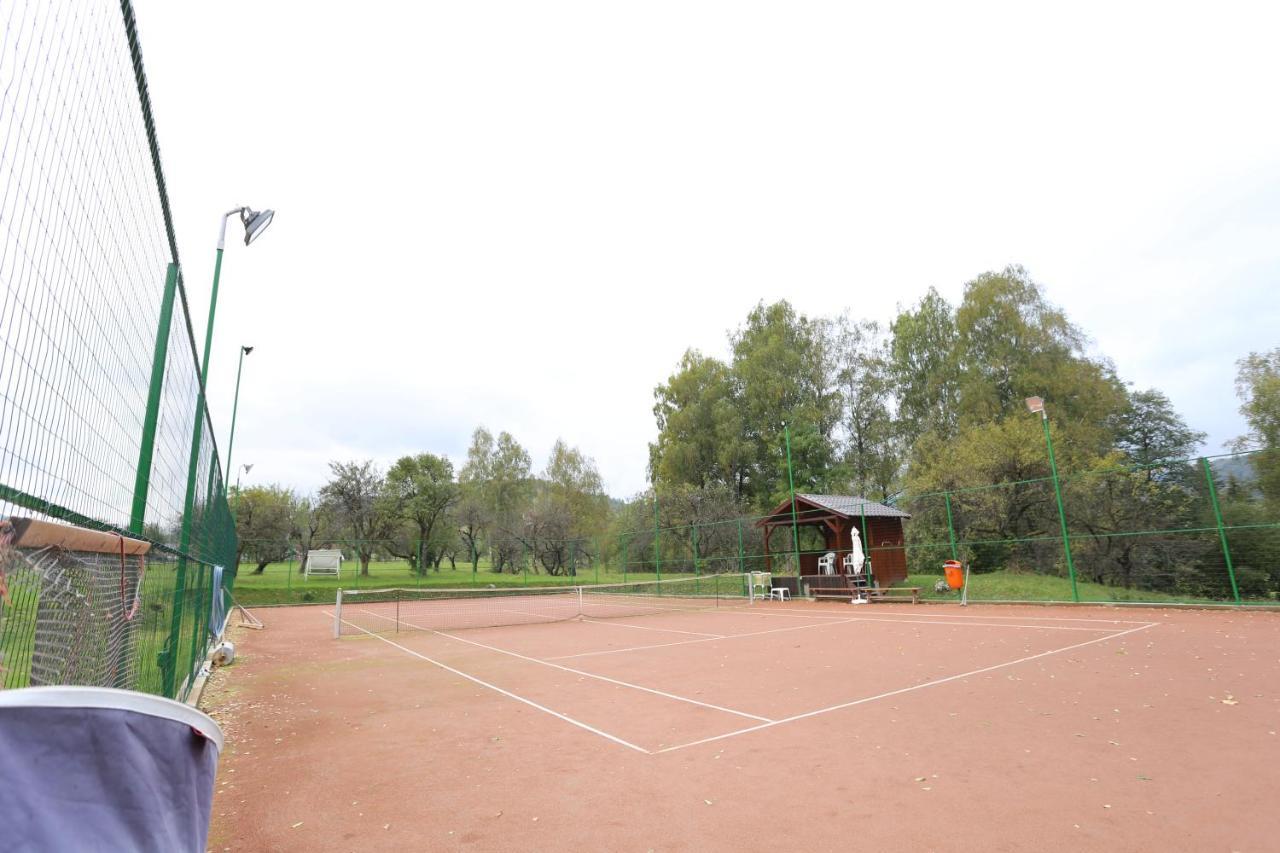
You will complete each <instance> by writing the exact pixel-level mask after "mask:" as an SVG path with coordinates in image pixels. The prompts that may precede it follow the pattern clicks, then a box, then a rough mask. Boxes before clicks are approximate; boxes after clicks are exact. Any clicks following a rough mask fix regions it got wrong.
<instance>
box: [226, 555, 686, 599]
mask: <svg viewBox="0 0 1280 853" xmlns="http://www.w3.org/2000/svg"><path fill="white" fill-rule="evenodd" d="M255 568H257V566H256V565H255V564H244V565H241V566H240V572H239V573H238V574H237V576H236V585H235V593H234V594H235V597H236V600H237V601H238V602H239V603H241V604H244V605H252V604H289V603H306V602H323V601H328V602H332V601H333V600H334V599H335V598H336V597H337V590H338V588H339V587H342V588H343V589H381V588H386V587H405V588H438V589H473V588H475V587H489V586H494V587H519V586H572V585H575V584H595V583H627V582H634V581H649V580H656V579H657V575H655V574H654V573H653V572H643V571H641V572H631V571H628V572H626V574H625V575H624V574H623V572H621V571H619V570H616V569H614V568H604V567H602V568H600V569H599V571H597V570H596V569H595V568H586V567H584V568H582V569H580V570H579V572H578V575H577V576H576V577H573V576H564V575H548V574H545V573H542V572H528V573H524V574H518V575H512V574H497V573H495V572H494V571H493V570H492V569H491V568H490V566H489V564H488V562H487V561H484V560H481V561H480V565H479V566H478V567H477V570H476V571H475V572H474V573H473V572H472V570H471V564H470V563H465V564H464V563H458V565H457V568H455V569H451V568H450V567H449V565H448V564H447V563H446V564H444V565H443V566H441V567H440V571H438V572H437V571H435V570H429V571H428V572H427V573H426V574H425V575H421V576H419V575H415V574H414V573H413V572H412V571H411V570H410V568H409V564H408V563H407V562H405V561H403V560H395V561H388V562H371V563H370V564H369V574H368V575H361V574H360V571H359V569H360V566H359V563H354V562H351V561H347V562H344V563H343V566H342V575H341V577H312V578H309V579H308V578H304V577H303V576H302V573H301V572H299V571H298V564H297V563H272V564H271V565H269V566H267V567H266V569H265V570H264V571H263V573H262V574H260V575H259V574H254V569H255ZM664 577H667V578H671V577H688V575H687V574H685V573H680V574H676V575H671V574H665V575H664Z"/></svg>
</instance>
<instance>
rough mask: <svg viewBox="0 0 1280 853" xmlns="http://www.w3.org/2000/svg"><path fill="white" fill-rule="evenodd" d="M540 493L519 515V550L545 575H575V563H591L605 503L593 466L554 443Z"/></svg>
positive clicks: (571, 449) (570, 449) (574, 450)
mask: <svg viewBox="0 0 1280 853" xmlns="http://www.w3.org/2000/svg"><path fill="white" fill-rule="evenodd" d="M543 480H544V483H543V487H542V488H541V489H540V490H539V494H538V495H537V497H536V498H535V500H534V503H533V506H532V507H531V508H530V509H529V511H527V512H526V513H525V515H524V524H523V537H522V542H523V544H524V545H525V546H526V547H528V548H530V549H531V550H532V551H533V554H534V557H535V558H536V559H537V561H538V562H539V563H541V564H542V566H543V568H544V569H546V571H547V572H548V574H553V575H554V574H561V573H562V572H568V573H569V574H574V573H576V570H577V566H578V563H579V561H580V560H581V559H584V558H585V559H588V560H593V559H596V557H597V555H596V553H595V551H596V548H595V544H594V543H595V540H596V538H597V537H598V536H599V534H600V533H601V532H602V531H603V529H604V526H605V521H606V519H607V518H608V514H609V499H608V496H606V495H605V493H604V484H603V481H602V480H601V478H600V473H599V471H598V470H597V469H596V463H595V460H593V459H592V458H591V457H589V456H586V455H585V454H583V453H582V451H580V450H578V449H577V448H575V447H570V446H569V445H567V444H565V442H564V441H563V440H561V439H557V440H556V443H555V445H554V446H553V447H552V448H551V458H550V459H549V460H548V462H547V468H546V471H545V472H544V473H543Z"/></svg>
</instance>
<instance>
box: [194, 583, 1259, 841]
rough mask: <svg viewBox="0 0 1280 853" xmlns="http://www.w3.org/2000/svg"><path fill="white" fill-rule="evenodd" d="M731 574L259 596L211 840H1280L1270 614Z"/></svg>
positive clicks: (226, 710) (231, 707) (229, 715)
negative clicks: (856, 591)
mask: <svg viewBox="0 0 1280 853" xmlns="http://www.w3.org/2000/svg"><path fill="white" fill-rule="evenodd" d="M703 584H704V585H705V581H704V582H703ZM730 589H731V588H730ZM725 591H726V590H725V589H723V588H720V587H716V588H713V590H712V592H711V594H707V592H706V590H705V587H704V589H702V590H701V591H700V594H698V595H696V596H693V595H686V596H673V595H670V594H669V593H668V594H666V595H664V596H661V598H659V597H658V596H648V595H646V596H643V597H642V596H635V595H630V594H629V595H627V596H625V597H624V596H620V595H619V596H599V595H597V596H592V595H591V594H590V591H589V590H588V591H587V592H586V593H585V594H584V592H582V591H579V592H564V591H561V592H552V591H549V592H547V593H545V594H534V593H527V592H522V591H519V590H517V591H514V592H507V593H502V592H499V591H495V594H492V595H484V594H480V595H473V596H470V597H466V598H464V599H462V600H453V599H449V598H447V597H438V598H435V599H433V600H418V599H412V598H407V597H406V598H402V599H398V600H397V599H389V600H369V599H367V598H361V597H359V596H356V597H349V598H346V599H345V600H344V602H343V604H342V608H341V611H340V615H338V616H337V617H336V618H335V607H333V606H325V607H298V608H286V609H276V610H269V611H267V610H264V611H259V615H261V616H262V617H263V619H264V621H265V622H266V623H267V626H268V627H267V630H266V631H263V632H261V633H255V634H253V635H251V636H246V637H244V638H243V640H244V643H243V651H244V656H245V659H244V661H243V662H242V663H241V664H238V665H237V668H236V669H235V670H234V671H230V672H229V673H228V674H231V680H230V687H228V688H225V692H224V693H222V694H220V695H217V696H215V699H214V703H213V707H212V710H213V711H214V713H215V715H217V716H218V717H219V719H220V720H222V721H223V722H224V725H226V726H228V727H229V729H230V734H231V738H230V740H231V742H232V744H233V745H232V747H231V749H229V750H228V754H227V755H226V756H225V757H224V761H223V766H222V768H221V774H222V775H221V776H220V780H219V781H220V788H219V795H218V798H217V800H216V801H215V809H214V811H215V815H216V817H215V824H214V835H213V837H212V842H211V847H212V849H232V850H238V849H309V850H371V849H374V850H376V849H386V850H392V849H401V850H402V849H452V848H457V849H468V850H511V849H538V850H543V849H592V850H766V849H767V850H779V849H782V850H789V849H806V850H845V849H852V848H855V847H862V846H871V845H873V844H874V845H877V846H880V847H886V846H887V847H889V848H890V849H974V850H977V849H982V850H993V849H1028V848H1035V849H1072V850H1080V849H1086V850H1087V849H1107V850H1115V849H1150V848H1152V847H1155V846H1157V845H1159V846H1162V847H1165V848H1171V849H1222V850H1256V849H1264V848H1269V847H1270V846H1271V844H1270V841H1271V840H1272V839H1273V838H1274V837H1275V833H1276V832H1277V831H1280V819H1277V818H1276V817H1275V816H1274V812H1275V809H1274V808H1273V801H1274V797H1275V795H1276V793H1277V792H1278V791H1280V786H1278V785H1277V781H1278V777H1277V773H1276V771H1275V770H1274V767H1275V766H1277V763H1276V759H1277V758H1280V744H1278V740H1277V735H1276V734H1275V731H1276V729H1277V727H1280V719H1277V712H1278V711H1280V706H1278V705H1277V701H1278V700H1280V691H1278V690H1277V688H1278V687H1280V663H1278V661H1277V657H1278V655H1277V653H1276V652H1275V650H1276V649H1277V648H1280V644H1277V640H1280V631H1278V629H1277V625H1280V623H1277V622H1276V620H1275V619H1274V617H1273V616H1272V615H1270V614H1266V613H1253V612H1229V613H1228V612H1206V611H1171V610H1122V609H1111V608H1045V607H999V606H986V607H976V606H971V607H968V608H960V607H958V606H937V605H934V606H916V607H912V606H911V605H888V604H877V605H863V606H856V607H855V606H850V605H849V604H847V603H840V602H823V603H815V602H809V601H790V602H776V601H754V602H748V601H747V600H746V599H744V598H743V597H742V596H741V595H737V594H733V593H732V592H730V593H729V594H722V593H724V592H725ZM628 592H634V591H628ZM601 599H603V600H601ZM507 621H517V622H523V624H494V623H503V622H507ZM335 627H337V628H338V633H339V634H341V635H342V636H341V637H339V638H334V637H333V634H334V632H335V630H334V629H335Z"/></svg>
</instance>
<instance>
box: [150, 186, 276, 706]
mask: <svg viewBox="0 0 1280 853" xmlns="http://www.w3.org/2000/svg"><path fill="white" fill-rule="evenodd" d="M236 214H239V216H240V222H241V224H242V225H244V244H245V245H246V246H248V245H249V244H250V243H252V242H253V241H254V240H256V239H258V237H260V236H262V232H263V231H264V230H266V228H267V226H268V225H270V224H271V220H272V219H274V218H275V212H274V211H271V210H264V211H262V212H258V211H255V210H252V209H250V208H248V207H237V208H234V209H232V210H228V211H227V212H226V213H224V214H223V215H222V224H221V228H220V229H219V231H218V255H217V259H216V260H215V261H214V266H213V292H212V293H211V294H210V296H209V325H208V327H207V329H206V330H205V335H204V359H203V360H202V361H201V363H199V364H197V365H196V368H197V370H198V372H199V374H200V384H199V386H197V388H196V410H195V423H194V425H193V426H192V429H191V458H190V460H189V461H188V463H187V493H186V498H185V499H184V500H183V504H182V532H181V534H180V539H179V542H178V554H179V557H178V569H177V572H176V576H175V578H174V585H173V600H174V607H173V615H172V616H171V617H170V621H169V638H168V640H166V641H165V648H164V651H163V652H162V662H161V667H160V669H161V673H162V678H163V686H162V692H163V693H164V695H165V696H168V697H170V698H172V697H174V696H176V695H177V688H178V686H179V685H178V682H177V677H178V672H177V648H178V647H177V643H178V638H179V637H180V636H181V632H182V607H181V606H180V604H181V602H182V599H183V596H184V595H186V590H187V554H188V553H189V552H190V550H191V533H192V530H191V527H192V521H193V519H194V517H195V505H196V478H197V477H198V475H199V470H200V439H201V436H202V434H203V431H204V419H205V405H206V401H205V389H206V388H207V387H208V384H207V383H208V379H209V349H210V346H211V345H212V343H213V318H214V313H215V312H216V310H217V307H218V280H219V279H220V278H221V275H222V251H223V248H224V247H225V245H226V238H227V220H228V219H230V218H231V217H232V216H235V215H236ZM157 352H159V345H158V344H157ZM157 357H158V356H157ZM209 464H210V471H209V482H208V488H207V491H206V493H205V494H206V496H205V503H206V504H208V503H209V502H210V501H211V500H212V498H213V491H214V484H215V482H216V478H215V476H214V475H215V474H217V473H219V472H218V471H217V470H216V465H217V461H216V457H211V458H210V463H209ZM227 474H228V476H230V472H227ZM222 487H223V489H226V487H227V484H226V482H225V481H224V482H223V483H222ZM137 502H138V497H137V495H135V503H137ZM135 514H136V513H135ZM207 556H213V557H215V558H217V557H222V558H223V559H227V558H228V557H230V558H234V557H235V555H234V554H230V555H225V554H219V555H206V557H207ZM197 577H198V576H197ZM192 636H193V637H194V636H196V635H195V634H194V633H193V634H192Z"/></svg>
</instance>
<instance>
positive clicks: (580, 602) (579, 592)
mask: <svg viewBox="0 0 1280 853" xmlns="http://www.w3.org/2000/svg"><path fill="white" fill-rule="evenodd" d="M574 589H576V590H577V591H578V615H579V616H583V615H585V614H584V612H583V610H582V587H580V586H579V587H574Z"/></svg>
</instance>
